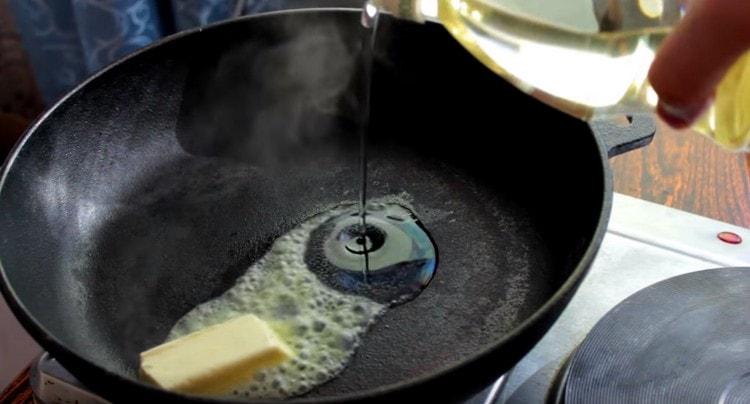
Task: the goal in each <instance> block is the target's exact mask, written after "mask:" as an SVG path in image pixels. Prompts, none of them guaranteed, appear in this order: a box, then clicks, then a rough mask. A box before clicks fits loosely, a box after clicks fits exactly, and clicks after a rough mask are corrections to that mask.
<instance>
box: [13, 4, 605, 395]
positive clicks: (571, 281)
mask: <svg viewBox="0 0 750 404" xmlns="http://www.w3.org/2000/svg"><path fill="white" fill-rule="evenodd" d="M331 12H337V13H361V10H360V9H357V8H347V7H321V8H308V9H288V10H280V11H272V12H265V13H259V14H253V15H247V16H242V17H239V18H233V19H228V20H225V21H221V22H217V23H214V24H210V25H206V26H203V27H198V28H194V29H190V30H186V31H181V32H178V33H175V34H172V35H169V36H167V37H164V38H162V39H160V40H158V41H155V42H152V43H151V44H149V45H147V46H145V47H143V48H141V49H139V50H137V51H135V52H133V53H131V54H129V55H127V56H126V57H124V58H122V59H119V60H117V61H114V62H113V63H111V64H109V65H107V66H106V67H104V68H102V69H101V70H99V71H97V72H96V73H94V74H92V75H91V76H90V77H88V78H87V79H86V80H84V81H83V82H81V83H80V84H78V85H77V86H76V87H75V88H73V89H72V90H70V91H69V92H68V93H66V94H65V95H64V96H62V97H61V98H60V99H58V100H57V101H56V102H55V103H54V104H53V105H52V106H51V107H50V108H49V109H48V110H47V111H45V112H44V113H43V114H42V115H40V116H39V117H38V118H37V119H36V120H35V121H34V123H33V124H32V125H31V126H30V127H29V128H28V129H27V130H26V131H25V132H24V134H23V136H22V137H21V138H20V140H19V141H18V142H17V143H16V145H15V146H14V147H13V149H12V150H11V152H10V153H9V154H8V156H7V157H6V159H5V162H4V163H3V167H2V173H0V194H2V192H3V191H4V190H5V183H6V181H7V179H8V176H9V173H10V170H11V167H13V163H14V162H15V160H16V159H17V157H18V155H19V153H20V151H21V149H23V147H24V145H25V144H26V142H27V141H28V139H29V138H30V137H31V136H32V135H33V134H34V132H36V130H37V129H38V128H39V127H40V126H41V125H42V124H43V123H44V122H45V121H46V120H47V118H49V117H50V116H51V115H52V114H54V113H55V111H57V110H58V109H59V108H60V107H61V106H62V105H63V104H65V103H66V102H67V100H68V99H70V98H72V97H73V96H75V95H76V94H77V93H78V92H79V91H81V90H82V89H83V88H84V87H86V86H88V85H89V84H90V83H91V82H93V81H95V80H97V79H99V77H101V76H103V75H105V74H107V73H109V72H110V71H111V70H113V69H114V68H116V67H118V66H120V65H121V64H125V63H128V62H130V60H131V59H135V58H138V57H140V56H141V55H142V54H144V53H147V52H150V51H151V50H152V49H155V48H158V47H161V46H162V45H164V44H167V43H171V42H173V41H176V40H178V39H180V38H183V37H186V36H192V35H198V34H200V33H201V32H202V31H204V30H214V29H219V28H221V27H223V26H225V25H229V24H233V23H236V22H240V21H247V20H253V19H257V18H267V17H270V16H277V15H287V14H301V13H305V14H317V13H331ZM571 119H576V118H573V117H571ZM589 132H590V136H591V137H593V141H594V142H595V144H596V146H597V149H598V151H599V157H600V162H601V169H602V172H603V176H602V177H603V178H602V179H603V184H602V192H603V194H602V205H601V210H600V215H599V218H598V220H597V223H596V229H595V231H594V233H593V234H592V236H591V239H590V241H589V243H588V247H587V248H586V250H585V252H584V253H583V255H582V257H581V258H580V260H579V261H578V264H577V265H576V266H575V268H574V269H573V270H572V271H571V272H570V275H569V276H568V277H567V279H566V280H565V282H563V283H562V285H561V286H560V287H559V288H558V289H557V290H556V291H555V293H554V294H552V296H551V297H549V298H548V299H547V300H546V301H545V302H544V304H542V305H541V306H540V307H539V308H538V309H536V311H534V313H532V314H531V315H530V316H528V317H527V318H526V319H525V320H523V321H522V322H520V323H519V324H518V325H517V326H516V327H514V328H513V329H512V330H511V331H509V332H508V333H506V334H504V335H503V336H502V337H501V338H499V339H497V340H496V341H494V342H493V343H490V344H487V345H485V346H484V347H483V348H482V349H479V350H477V351H476V352H475V353H474V354H472V355H470V356H467V357H465V358H464V359H463V360H461V361H459V362H456V363H453V364H451V365H447V366H445V367H442V368H440V369H438V370H436V371H434V372H432V373H429V374H424V375H421V376H417V377H413V378H410V379H406V380H402V381H399V382H397V383H392V384H388V385H384V386H379V387H376V388H373V389H368V390H363V391H358V392H352V393H345V394H341V395H336V396H331V397H302V398H292V399H289V400H284V401H283V402H289V403H341V402H350V401H356V400H362V399H372V398H375V397H385V396H387V395H390V394H395V393H398V392H399V391H408V390H410V389H413V388H416V387H418V386H421V385H424V384H425V383H427V382H430V381H435V380H438V379H445V378H447V377H450V375H451V374H454V373H456V372H460V371H461V370H462V369H465V368H466V367H467V366H468V365H470V364H472V363H476V362H477V361H479V360H480V359H482V358H484V357H486V356H488V355H490V354H492V353H493V352H495V351H496V350H497V349H498V347H500V346H502V345H505V344H507V343H508V342H510V341H512V340H514V339H517V338H519V337H521V336H522V335H523V334H525V333H528V332H529V331H530V330H531V329H532V328H533V326H534V325H536V324H537V323H540V322H542V321H543V317H545V316H547V315H549V314H550V313H551V312H552V311H553V310H554V309H555V306H557V305H560V304H567V300H569V299H570V297H571V296H572V294H573V293H574V292H575V291H576V289H577V287H578V285H579V284H580V282H581V281H582V280H583V277H584V276H585V274H586V273H587V272H588V268H589V267H590V266H591V263H592V262H593V260H594V258H595V257H596V254H597V252H598V250H599V247H600V245H601V242H602V240H603V238H604V234H605V232H606V227H607V223H608V222H609V217H610V213H611V208H612V192H613V191H612V173H611V170H610V168H609V163H608V157H607V151H606V148H605V145H604V143H603V141H602V139H601V138H600V137H599V136H597V135H596V134H595V133H594V132H593V130H591V129H590V127H589ZM0 292H1V293H2V295H3V296H4V297H5V300H6V301H7V303H8V306H9V308H10V309H11V312H12V313H13V314H14V316H15V317H16V318H17V319H18V321H19V322H20V323H21V324H22V325H23V327H24V329H25V330H26V331H27V332H28V333H29V334H30V335H31V336H32V337H33V338H34V340H35V341H36V342H38V343H39V345H40V346H41V347H42V348H43V349H45V350H47V351H49V352H50V353H52V354H53V356H54V357H55V358H58V357H59V358H61V362H68V363H71V364H73V365H74V366H75V367H77V368H79V369H80V368H86V369H87V370H91V371H92V372H100V373H104V374H105V375H106V376H107V377H108V378H111V379H112V380H116V381H117V382H118V383H129V384H132V385H135V386H137V388H139V389H141V390H146V391H148V392H149V393H151V394H158V395H161V396H163V397H164V398H165V399H171V400H177V399H180V398H186V397H188V398H189V399H190V400H193V401H195V402H204V403H217V402H251V403H266V402H267V403H278V401H269V400H253V401H244V400H243V401H240V400H226V399H222V400H219V399H211V398H207V397H201V396H193V395H182V394H177V393H173V392H169V391H165V390H162V389H158V388H156V387H154V386H151V385H149V384H146V383H143V382H141V381H140V380H137V379H133V378H130V377H126V376H123V375H122V374H120V373H116V372H113V371H111V370H109V369H107V368H105V367H102V366H100V365H98V364H96V363H94V362H93V361H90V360H88V359H86V358H84V357H83V356H81V355H79V354H78V353H76V352H74V351H73V350H71V349H69V348H68V347H67V346H65V345H64V344H63V343H62V342H61V341H60V339H59V338H58V337H56V336H54V335H53V334H52V333H50V332H49V331H48V330H47V328H46V327H45V326H44V325H42V324H41V323H40V322H39V321H38V320H37V319H36V318H35V317H34V316H33V315H32V314H31V312H30V311H29V310H28V309H27V308H26V306H25V305H24V303H23V302H22V301H21V300H20V299H19V297H18V295H17V294H16V292H15V290H14V288H13V287H12V286H11V283H10V281H9V278H8V275H7V274H6V270H5V266H4V265H3V263H2V257H0ZM549 326H551V324H550V325H549ZM549 326H547V327H546V328H547V329H548V328H549ZM545 333H546V330H545ZM498 376H499V375H498ZM93 390H94V391H101V389H100V388H93Z"/></svg>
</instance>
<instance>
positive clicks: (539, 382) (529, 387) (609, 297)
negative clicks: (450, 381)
mask: <svg viewBox="0 0 750 404" xmlns="http://www.w3.org/2000/svg"><path fill="white" fill-rule="evenodd" d="M720 232H731V233H735V234H737V235H739V236H740V237H742V238H743V239H744V240H747V241H746V242H745V243H750V230H747V229H744V228H741V227H738V226H733V225H730V224H727V223H722V222H719V221H716V220H712V219H708V218H705V217H701V216H697V215H693V214H690V213H687V212H683V211H679V210H676V209H671V208H667V207H664V206H661V205H657V204H654V203H650V202H645V201H643V200H639V199H635V198H632V197H628V196H624V195H620V194H615V195H614V206H613V210H612V217H611V220H610V225H609V229H608V231H607V234H606V236H605V238H604V242H603V244H602V246H601V249H600V251H599V255H598V257H597V258H596V260H595V261H594V264H593V266H592V268H591V271H590V273H589V275H588V276H587V277H586V279H585V280H584V281H583V283H582V284H581V287H580V288H579V290H578V292H577V293H576V294H575V296H574V297H573V299H572V301H571V302H570V304H569V305H568V307H567V308H566V309H565V311H564V312H563V314H562V315H561V317H560V318H559V319H558V320H557V322H556V323H555V324H554V325H553V326H552V328H551V329H550V331H549V332H548V333H547V334H546V335H545V337H544V338H543V339H542V340H541V341H540V342H539V343H538V344H537V346H536V347H535V348H534V349H533V350H532V351H531V352H530V353H529V354H528V355H527V356H526V357H525V358H524V359H523V360H522V361H521V362H520V363H519V364H518V365H517V366H516V367H515V368H514V369H513V370H512V371H511V372H510V373H509V374H508V375H506V378H505V380H504V382H503V388H502V389H497V387H498V386H499V383H498V384H496V386H495V389H494V390H493V389H492V386H490V387H488V389H487V390H486V391H485V392H483V393H482V394H480V395H478V396H476V397H474V398H473V399H471V400H470V402H472V403H483V402H488V403H493V402H499V403H540V402H543V401H544V399H545V395H546V394H547V391H548V390H549V386H550V384H551V381H552V379H553V378H554V376H555V374H556V372H557V371H558V370H559V369H560V368H561V367H562V365H563V363H564V361H565V359H566V358H567V356H568V355H569V354H570V353H571V351H572V350H573V349H574V348H575V347H576V346H577V345H578V344H579V343H580V342H581V341H582V340H583V338H584V337H585V336H586V334H587V333H588V331H589V330H590V329H591V328H592V327H593V326H594V324H595V323H596V322H597V321H598V320H599V319H600V318H601V317H602V316H603V315H604V314H605V313H606V312H607V311H609V310H610V309H611V308H612V307H613V306H615V305H616V304H617V303H619V302H620V301H622V300H623V299H625V298H626V297H628V296H629V295H631V294H633V293H634V292H636V291H638V290H640V289H642V288H644V287H646V286H648V285H651V284H653V283H656V282H659V281H661V280H664V279H667V278H670V277H673V276H676V275H680V274H684V273H687V272H693V271H698V270H704V269H710V268H717V267H729V266H734V267H736V266H749V267H750V249H749V248H747V246H746V245H745V243H741V244H737V245H732V244H728V243H726V242H723V241H721V240H719V239H718V237H717V234H718V233H720ZM2 343H4V342H3V341H0V344H2ZM39 364H40V365H41V366H38V368H41V369H43V370H45V371H43V372H37V375H36V377H35V378H34V379H35V380H34V381H33V382H34V383H33V384H34V385H35V386H36V393H37V395H39V396H40V397H39V398H41V399H42V400H45V402H50V403H53V402H61V401H58V400H55V399H54V398H55V397H66V399H70V398H71V397H72V396H70V395H69V394H70V393H71V392H67V393H65V394H63V392H61V391H60V390H59V388H65V387H66V386H65V383H60V382H61V381H64V380H65V379H66V378H69V377H70V376H69V375H67V376H66V375H65V373H66V372H63V371H61V369H60V368H59V367H58V368H56V367H55V365H54V362H53V361H52V362H50V361H49V360H47V361H44V360H43V361H42V362H40V363H39ZM19 370H20V369H19ZM45 378H54V379H58V380H56V381H57V383H55V384H54V386H55V388H56V390H54V391H53V390H50V387H49V386H50V385H48V384H46V383H44V380H45ZM72 393H73V394H78V393H76V392H75V391H73V392H72ZM92 399H93V398H92V397H89V399H88V400H92ZM89 402H96V401H89Z"/></svg>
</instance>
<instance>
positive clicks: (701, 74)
mask: <svg viewBox="0 0 750 404" xmlns="http://www.w3.org/2000/svg"><path fill="white" fill-rule="evenodd" d="M748 48H750V1H748V0H696V1H694V2H693V3H692V4H691V7H690V10H689V12H688V13H687V15H686V16H685V17H684V19H683V20H682V22H681V23H680V24H679V25H678V26H677V27H676V28H675V30H674V32H673V33H672V34H671V35H670V36H669V37H668V38H667V39H666V40H665V42H664V44H663V45H662V47H661V49H660V50H659V52H658V53H657V55H656V59H655V60H654V63H653V64H652V66H651V71H650V72H649V80H650V82H651V85H652V86H653V87H654V90H656V92H657V93H658V94H659V98H660V101H659V106H658V109H657V110H658V112H659V114H660V115H661V116H662V117H663V118H664V119H665V120H666V121H667V123H669V124H671V125H672V126H675V127H684V126H687V125H689V124H690V123H692V122H693V121H694V120H695V119H696V118H698V116H699V115H700V114H701V112H702V111H703V110H704V109H705V107H706V105H707V104H708V102H709V101H710V99H711V97H712V95H713V92H714V89H715V88H716V86H717V84H718V83H719V81H720V80H721V78H722V77H723V76H724V74H725V73H726V71H727V70H728V69H729V67H730V66H731V65H732V63H733V62H734V61H735V60H737V58H739V57H740V56H741V55H742V54H743V53H744V51H746V50H747V49H748Z"/></svg>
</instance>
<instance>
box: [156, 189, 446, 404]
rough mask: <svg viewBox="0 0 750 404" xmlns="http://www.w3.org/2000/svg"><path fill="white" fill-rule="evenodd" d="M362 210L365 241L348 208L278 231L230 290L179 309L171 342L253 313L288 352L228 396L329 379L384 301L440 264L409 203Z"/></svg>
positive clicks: (397, 299) (276, 394)
mask: <svg viewBox="0 0 750 404" xmlns="http://www.w3.org/2000/svg"><path fill="white" fill-rule="evenodd" d="M367 215H368V217H367V218H368V223H369V224H368V228H367V231H366V232H365V234H366V241H365V242H364V243H362V242H361V241H359V242H358V240H361V239H360V237H361V234H362V232H361V231H360V229H359V228H357V226H358V225H359V223H360V221H359V219H360V217H359V215H358V211H357V208H356V206H354V205H346V206H339V207H336V208H334V209H331V210H329V211H327V212H325V213H322V214H319V215H316V216H314V217H312V218H310V219H308V220H306V221H305V222H303V223H302V224H300V225H298V226H297V227H295V228H294V229H292V230H291V231H289V232H288V233H286V234H284V235H282V236H281V237H279V238H278V239H277V240H276V241H275V242H274V243H273V245H272V246H271V248H270V249H269V251H268V252H266V254H265V255H264V256H263V257H262V258H261V259H260V260H258V261H257V262H256V263H255V264H253V265H252V266H251V267H250V268H249V269H248V270H247V272H246V273H245V274H244V275H242V276H241V277H240V278H238V279H237V281H236V283H235V285H234V286H232V288H230V289H229V290H228V291H226V292H225V293H224V294H223V295H221V296H219V297H218V298H216V299H213V300H210V301H208V302H205V303H203V304H200V305H199V306H197V307H195V308H194V309H193V310H191V311H190V312H188V313H187V314H186V315H185V316H183V317H182V318H181V319H180V320H179V321H178V322H177V323H176V324H175V326H174V327H173V329H172V330H171V332H170V334H169V337H168V340H171V339H174V338H178V337H180V336H183V335H186V334H189V333H191V332H194V331H197V330H199V329H202V328H205V327H208V326H211V325H214V324H218V323H221V322H224V321H226V320H229V319H231V318H234V317H237V316H240V315H243V314H247V313H252V314H255V315H256V316H258V317H259V318H261V319H263V320H264V321H266V322H267V323H268V324H269V325H270V326H271V327H272V328H273V329H274V331H275V332H277V333H278V334H279V336H281V337H282V338H283V339H284V340H285V342H287V344H288V345H289V346H290V347H291V348H292V349H293V351H294V352H295V356H294V358H293V359H292V360H290V361H288V362H286V363H284V364H282V365H280V366H278V367H275V368H271V369H266V370H263V371H261V372H259V373H257V374H256V375H255V377H254V378H253V379H252V380H248V382H247V384H245V385H244V386H242V387H240V388H237V390H235V391H234V392H233V394H234V395H235V396H238V397H240V398H245V399H250V398H285V397H291V396H296V395H300V394H304V393H306V392H308V391H310V390H312V389H313V388H314V387H316V386H318V385H320V384H322V383H325V382H326V381H328V380H330V379H332V378H334V377H336V376H337V375H338V374H339V373H340V372H341V371H342V370H343V369H344V368H345V367H346V365H347V363H348V362H349V360H350V359H351V357H352V356H353V355H354V352H355V351H356V349H357V347H358V346H359V345H360V343H361V341H362V337H363V336H364V334H365V333H366V332H367V329H368V328H369V327H370V326H371V325H372V324H373V323H374V322H375V321H376V320H377V318H378V317H379V316H381V315H382V314H383V313H384V312H385V311H386V309H387V307H388V306H390V305H392V304H400V303H404V302H406V301H408V300H410V299H412V298H414V297H416V296H417V295H418V294H419V292H420V291H421V290H423V289H424V287H425V286H427V284H428V283H429V281H430V279H431V278H432V276H433V275H434V273H435V269H436V265H437V252H436V250H435V247H434V244H433V243H432V240H431V239H430V237H429V235H428V234H427V233H426V231H425V230H424V228H423V227H422V226H421V224H420V223H419V221H418V220H417V218H416V216H415V215H414V213H413V212H412V211H411V210H410V209H407V208H405V207H403V206H402V205H401V204H396V203H390V202H389V203H386V202H383V200H380V201H374V203H371V204H370V205H369V206H368V211H367ZM363 248H367V249H368V255H369V260H370V263H369V264H370V272H369V274H370V275H369V278H368V279H364V272H363V270H362V268H363V265H364V259H363V255H364V254H362V252H363Z"/></svg>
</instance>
